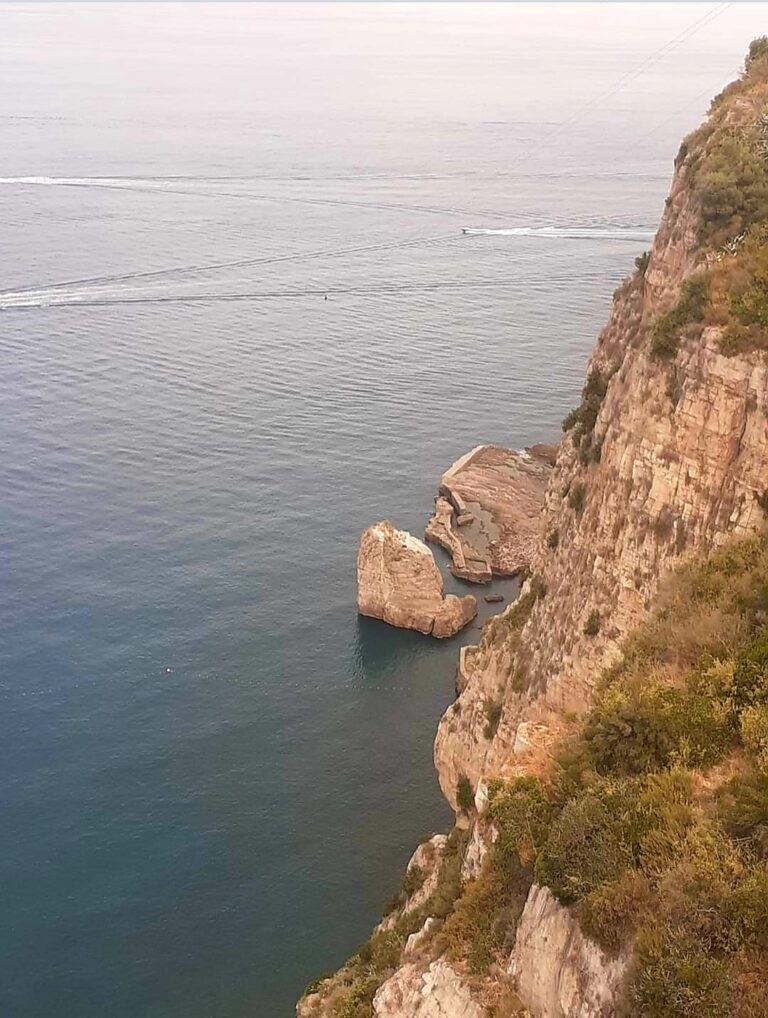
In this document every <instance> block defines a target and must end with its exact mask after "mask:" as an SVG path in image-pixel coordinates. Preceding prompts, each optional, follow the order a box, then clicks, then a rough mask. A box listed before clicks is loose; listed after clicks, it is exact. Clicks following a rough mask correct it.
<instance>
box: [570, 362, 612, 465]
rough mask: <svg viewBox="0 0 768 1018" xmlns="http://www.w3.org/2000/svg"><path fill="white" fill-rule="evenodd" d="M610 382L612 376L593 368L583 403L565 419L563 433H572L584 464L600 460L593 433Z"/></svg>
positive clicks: (582, 393)
mask: <svg viewBox="0 0 768 1018" xmlns="http://www.w3.org/2000/svg"><path fill="white" fill-rule="evenodd" d="M609 381H610V375H603V374H602V373H601V372H600V371H599V370H598V369H597V368H593V369H592V370H591V371H590V373H589V375H588V376H587V381H586V383H585V385H584V388H583V389H582V391H581V403H580V404H579V405H578V406H577V407H576V409H575V410H571V412H570V413H569V414H568V415H567V416H566V417H565V418H564V419H563V431H572V436H571V437H572V438H573V444H574V445H575V446H576V448H577V449H578V450H579V459H580V460H581V461H582V463H584V464H587V463H590V462H597V461H598V460H599V458H600V454H599V451H598V452H597V454H595V452H594V449H593V432H594V429H595V423H596V421H597V415H598V414H599V413H600V407H601V406H602V404H603V400H604V399H605V395H606V393H607V392H608V383H609ZM595 455H596V457H597V458H596V459H595Z"/></svg>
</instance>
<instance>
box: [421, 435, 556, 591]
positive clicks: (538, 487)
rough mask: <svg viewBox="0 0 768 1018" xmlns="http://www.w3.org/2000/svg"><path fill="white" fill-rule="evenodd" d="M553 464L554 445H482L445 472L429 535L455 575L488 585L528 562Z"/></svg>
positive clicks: (436, 500)
mask: <svg viewBox="0 0 768 1018" xmlns="http://www.w3.org/2000/svg"><path fill="white" fill-rule="evenodd" d="M550 464H551V447H550V446H533V447H532V448H531V449H530V450H529V451H527V452H514V451H513V450H512V449H502V448H501V447H500V446H495V445H478V446H477V448H475V449H473V450H472V452H470V453H467V455H466V456H462V457H461V459H459V460H457V461H456V462H455V463H454V464H453V466H452V467H451V468H450V470H447V471H446V472H445V473H444V474H443V478H442V481H441V482H440V495H439V497H438V498H437V499H435V513H434V515H433V516H432V518H431V520H430V521H429V523H428V524H427V532H426V537H427V540H428V541H435V542H436V543H437V544H440V545H442V546H443V548H445V549H446V551H448V552H449V553H450V555H451V558H452V559H453V566H452V567H451V572H452V573H453V575H454V576H458V577H460V578H461V579H463V580H469V581H471V582H472V583H488V582H489V581H490V579H491V577H492V576H493V575H501V576H505V575H510V574H512V573H516V572H519V571H520V570H521V569H524V568H525V567H526V566H527V565H528V564H529V562H530V558H531V554H532V551H533V548H534V546H535V542H536V537H537V534H538V527H539V519H540V516H541V511H542V508H543V506H544V494H545V492H546V488H547V483H548V480H549V475H550V473H551V470H552V468H551V465H550ZM459 528H461V529H460V530H459Z"/></svg>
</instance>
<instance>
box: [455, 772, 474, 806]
mask: <svg viewBox="0 0 768 1018" xmlns="http://www.w3.org/2000/svg"><path fill="white" fill-rule="evenodd" d="M456 802H457V803H458V805H459V809H460V810H463V812H464V813H471V812H472V810H473V809H474V808H475V793H474V792H473V791H472V785H471V784H470V783H469V778H468V777H467V776H466V774H462V775H461V777H460V778H459V780H458V783H457V785H456Z"/></svg>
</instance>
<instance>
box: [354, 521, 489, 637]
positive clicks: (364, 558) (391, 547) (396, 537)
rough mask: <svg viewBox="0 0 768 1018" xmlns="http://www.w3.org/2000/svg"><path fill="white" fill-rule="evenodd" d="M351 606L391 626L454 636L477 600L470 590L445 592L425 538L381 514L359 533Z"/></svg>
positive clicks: (470, 616)
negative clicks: (464, 593)
mask: <svg viewBox="0 0 768 1018" xmlns="http://www.w3.org/2000/svg"><path fill="white" fill-rule="evenodd" d="M357 608H358V611H359V612H360V614H361V615H367V616H369V617H371V618H374V619H381V620H382V621H384V622H388V623H389V624H390V625H392V626H400V627H401V628H404V629H415V630H417V632H419V633H425V634H427V635H430V636H436V637H438V638H443V637H446V636H454V635H455V634H456V633H458V632H459V630H460V629H463V628H464V626H466V625H467V623H469V622H471V621H472V619H473V618H474V617H475V615H476V614H477V601H476V600H475V598H474V597H471V596H467V597H456V596H455V595H454V594H448V595H446V594H445V588H444V586H443V578H442V576H441V575H440V570H439V569H438V568H437V563H436V562H435V559H434V556H433V554H432V552H431V551H430V550H429V548H428V547H427V546H426V544H424V542H423V541H420V540H419V539H418V538H417V537H413V535H412V534H409V533H407V532H406V531H404V530H396V529H395V528H394V527H393V526H392V524H391V523H390V522H389V521H388V520H383V521H382V522H380V523H375V524H374V525H373V526H372V527H369V528H368V529H367V530H366V531H365V533H364V534H363V536H362V537H361V538H360V549H359V551H358V555H357Z"/></svg>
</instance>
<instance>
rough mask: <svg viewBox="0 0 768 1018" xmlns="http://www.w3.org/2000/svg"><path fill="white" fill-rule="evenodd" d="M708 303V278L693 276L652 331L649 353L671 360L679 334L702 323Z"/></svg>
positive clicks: (674, 354)
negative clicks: (675, 302) (676, 300)
mask: <svg viewBox="0 0 768 1018" xmlns="http://www.w3.org/2000/svg"><path fill="white" fill-rule="evenodd" d="M708 303H709V277H708V276H707V275H705V274H700V275H698V276H693V277H692V278H691V279H689V280H687V281H686V282H685V283H684V285H683V288H682V292H681V294H680V299H679V300H678V302H677V304H675V306H674V307H673V308H672V309H671V310H670V311H667V313H666V314H664V315H662V316H661V317H660V318H659V319H658V321H657V322H656V325H655V326H654V329H653V338H652V340H651V353H652V354H653V355H654V356H655V357H662V358H666V359H668V360H671V359H672V358H673V357H675V356H676V354H677V348H678V344H679V341H680V333H681V332H682V330H683V329H685V328H687V327H688V326H690V325H692V324H693V323H700V322H702V321H703V318H704V315H705V313H706V310H707V305H708Z"/></svg>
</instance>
